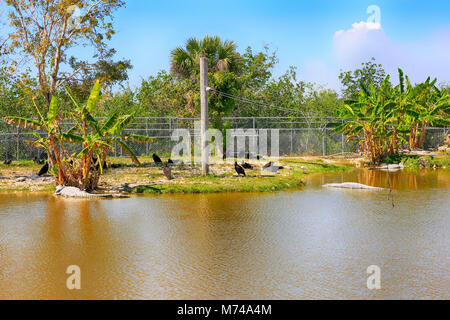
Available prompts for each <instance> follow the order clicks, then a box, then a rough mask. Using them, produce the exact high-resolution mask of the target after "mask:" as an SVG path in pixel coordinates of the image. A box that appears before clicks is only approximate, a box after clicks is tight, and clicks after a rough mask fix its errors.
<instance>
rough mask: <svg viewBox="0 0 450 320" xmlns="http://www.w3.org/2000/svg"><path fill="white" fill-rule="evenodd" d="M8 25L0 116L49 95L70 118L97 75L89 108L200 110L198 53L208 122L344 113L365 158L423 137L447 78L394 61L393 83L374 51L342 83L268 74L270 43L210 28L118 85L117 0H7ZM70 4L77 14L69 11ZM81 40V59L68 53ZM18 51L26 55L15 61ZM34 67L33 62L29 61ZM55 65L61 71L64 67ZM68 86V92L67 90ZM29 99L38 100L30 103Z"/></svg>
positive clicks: (20, 111)
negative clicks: (203, 64) (411, 71)
mask: <svg viewBox="0 0 450 320" xmlns="http://www.w3.org/2000/svg"><path fill="white" fill-rule="evenodd" d="M6 4H7V9H8V11H7V14H8V15H7V17H8V18H7V20H8V23H9V30H10V33H9V34H7V35H6V36H5V35H1V36H0V37H2V42H1V48H0V116H1V117H22V118H23V117H25V118H35V119H38V118H39V116H40V114H48V113H49V111H50V106H51V103H52V101H53V100H54V99H53V97H55V99H57V100H58V119H64V118H71V119H72V118H73V117H74V114H73V105H74V102H75V103H78V104H80V103H81V102H83V101H88V99H89V97H90V95H91V88H92V87H94V85H95V84H96V83H97V81H99V85H100V86H101V87H100V92H101V96H102V99H101V100H99V101H97V103H96V107H95V108H94V109H92V110H89V113H90V115H92V117H110V116H111V115H112V114H117V115H118V116H127V115H131V114H132V115H134V116H142V117H145V116H153V117H156V116H172V117H198V116H199V114H200V93H199V58H200V57H201V56H205V57H207V58H208V64H209V66H208V67H209V73H208V78H209V86H210V87H211V88H213V89H214V91H212V92H211V93H210V95H209V106H210V117H211V119H210V120H211V125H212V126H213V127H215V128H218V129H226V128H227V127H228V126H229V125H230V124H229V123H227V122H226V121H224V120H223V118H224V117H230V116H239V117H280V116H283V117H291V116H292V117H294V116H295V117H314V116H344V117H347V118H349V119H351V121H350V122H348V123H347V124H345V125H344V126H340V127H338V128H337V130H340V131H341V132H344V133H346V134H347V136H348V137H349V138H352V137H353V138H358V139H359V140H360V144H361V150H362V151H364V152H366V154H367V155H368V156H370V158H371V160H372V161H373V162H377V161H380V159H382V158H383V157H386V156H388V155H392V154H396V153H397V152H398V150H399V149H400V148H403V147H407V148H413V149H414V148H420V147H422V146H423V141H424V137H425V135H426V128H427V126H430V125H435V126H438V125H440V126H448V112H449V110H448V94H449V88H448V87H446V86H442V85H438V83H437V80H431V79H427V80H426V81H424V82H423V83H419V84H412V83H411V82H410V81H409V79H408V78H407V77H405V76H404V75H403V71H401V70H400V71H399V72H400V75H399V85H397V86H394V85H393V84H392V83H391V81H390V76H389V75H387V74H386V72H385V70H384V69H383V66H382V65H380V64H377V63H376V61H375V60H374V59H372V60H370V61H368V62H365V63H363V64H362V65H361V67H360V68H357V69H356V70H350V71H343V72H341V74H340V76H339V79H340V81H341V84H342V92H341V93H338V92H336V91H335V90H332V89H329V88H325V87H322V86H319V85H317V84H314V83H310V82H306V81H302V80H299V79H298V76H297V69H296V68H295V67H290V68H289V69H288V70H287V71H286V72H285V73H284V74H282V75H281V76H278V77H276V76H274V70H275V67H276V65H277V63H278V57H277V53H276V52H275V51H272V50H270V48H269V47H265V48H264V49H263V50H261V51H259V50H254V49H253V48H251V47H248V48H246V49H245V50H244V51H243V52H240V51H239V50H238V48H237V45H236V44H235V42H234V41H229V40H223V39H221V38H220V37H218V36H205V37H204V38H202V39H196V38H191V39H188V40H187V41H186V42H185V43H183V44H180V46H179V47H177V48H174V49H173V50H172V51H171V52H168V59H170V69H169V70H162V71H160V72H158V73H157V74H156V75H151V76H149V77H148V78H147V79H144V80H142V81H141V83H140V85H138V86H137V87H136V88H131V87H130V86H129V85H127V80H128V72H129V71H130V70H131V69H132V68H133V66H132V62H131V61H130V60H126V59H122V60H117V59H116V58H115V55H116V51H115V50H114V48H110V47H108V40H109V39H110V38H111V37H112V36H113V35H114V33H115V30H114V24H113V16H114V12H115V11H116V10H117V9H119V8H121V7H123V6H124V5H125V1H123V0H98V1H92V0H82V1H80V0H65V1H59V0H6ZM74 6H77V7H78V8H79V9H80V10H81V12H83V14H82V15H81V16H78V17H77V19H75V20H74V18H73V8H74ZM3 39H4V40H3ZM80 46H87V47H89V48H90V49H92V51H93V54H92V58H91V59H90V60H86V61H83V60H79V59H78V58H77V57H70V56H69V52H70V49H72V48H76V47H80ZM24 61H26V62H28V63H24ZM31 67H33V69H31ZM63 70H64V71H63ZM69 92H70V94H69ZM35 106H38V108H36V107H35Z"/></svg>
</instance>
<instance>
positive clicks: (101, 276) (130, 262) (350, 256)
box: [0, 170, 450, 299]
mask: <svg viewBox="0 0 450 320" xmlns="http://www.w3.org/2000/svg"><path fill="white" fill-rule="evenodd" d="M388 177H389V181H390V184H391V186H392V187H393V188H394V189H395V207H394V208H393V207H392V205H391V203H390V201H388V199H387V195H388V192H386V191H382V192H365V191H356V192H350V191H345V190H329V189H322V188H321V185H322V184H324V183H331V182H348V181H355V182H360V183H364V184H368V185H373V186H380V187H387V186H388V184H387V178H388ZM449 178H450V176H449V171H429V172H426V173H422V172H420V173H418V174H417V175H415V174H414V173H410V172H406V171H405V172H397V173H387V172H379V171H363V170H355V171H352V172H346V173H339V174H325V175H315V176H310V177H308V187H307V188H306V189H305V190H302V191H295V192H284V193H275V194H264V195H259V194H216V195H179V196H159V197H137V198H131V199H123V200H117V201H116V200H115V201H101V200H67V199H59V198H54V197H52V196H47V195H0V254H1V256H0V299H5V298H13V299H19V298H26V299H171V298H172V299H227V298H231V299H236V298H237V299H270V298H276V299H278V298H286V299H312V298H334V299H336V298H337V299H340V298H356V299H366V298H432V299H436V298H449V292H448V288H449V287H450V286H449V285H450V280H449V276H448V267H449V261H448V257H449V250H448V248H449V239H448V227H449V222H450V221H449V218H448V207H449V205H450V188H449V187H450V185H449V182H450V179H449ZM73 264H76V265H79V266H80V267H81V270H82V290H80V291H69V290H67V289H66V287H65V283H66V279H67V275H66V273H65V271H66V268H67V267H68V266H69V265H73ZM371 264H377V265H379V266H380V267H381V268H382V271H383V274H382V275H383V282H382V283H383V289H382V290H380V291H377V292H370V291H368V290H367V289H366V287H365V283H366V279H367V278H366V274H365V270H366V268H367V266H369V265H371Z"/></svg>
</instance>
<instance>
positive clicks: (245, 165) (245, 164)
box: [242, 161, 253, 170]
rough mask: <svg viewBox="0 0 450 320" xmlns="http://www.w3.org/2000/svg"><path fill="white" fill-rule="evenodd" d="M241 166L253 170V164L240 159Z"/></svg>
mask: <svg viewBox="0 0 450 320" xmlns="http://www.w3.org/2000/svg"><path fill="white" fill-rule="evenodd" d="M242 168H244V169H248V170H253V166H252V165H251V164H249V163H247V162H245V161H242Z"/></svg>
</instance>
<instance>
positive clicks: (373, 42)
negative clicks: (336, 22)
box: [333, 22, 450, 82]
mask: <svg viewBox="0 0 450 320" xmlns="http://www.w3.org/2000/svg"><path fill="white" fill-rule="evenodd" d="M333 47H334V53H335V55H336V58H337V61H338V65H339V68H342V69H344V70H351V69H354V68H356V67H358V66H360V64H361V63H362V62H366V61H368V60H370V59H371V58H372V57H375V58H376V60H377V62H379V63H381V64H383V66H384V67H385V69H386V71H387V72H388V73H390V74H392V75H396V73H397V71H396V70H397V68H398V67H401V68H402V69H404V71H405V72H406V73H407V74H408V75H409V76H410V78H411V80H412V81H413V82H418V81H423V80H425V79H426V77H428V76H431V77H437V78H438V80H439V81H441V82H450V28H446V29H440V30H436V32H434V33H433V34H432V35H430V36H429V37H427V38H426V39H422V40H420V41H416V42H404V43H401V42H394V41H392V40H391V39H390V38H389V37H388V36H387V35H386V33H385V31H384V29H383V28H382V26H381V25H380V24H378V23H371V22H359V23H354V24H353V25H352V28H351V29H349V30H345V31H344V30H340V31H337V32H336V33H335V34H334V37H333Z"/></svg>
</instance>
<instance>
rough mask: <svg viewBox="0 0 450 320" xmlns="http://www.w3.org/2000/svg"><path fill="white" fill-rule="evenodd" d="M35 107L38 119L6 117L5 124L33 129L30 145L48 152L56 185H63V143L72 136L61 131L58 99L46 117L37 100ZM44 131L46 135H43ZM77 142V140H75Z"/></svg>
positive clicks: (54, 97)
mask: <svg viewBox="0 0 450 320" xmlns="http://www.w3.org/2000/svg"><path fill="white" fill-rule="evenodd" d="M32 101H33V105H34V107H35V109H36V112H37V114H38V119H37V120H36V119H27V118H23V117H5V118H3V119H4V121H5V122H7V123H9V124H15V125H17V126H21V127H24V128H31V129H33V136H34V137H35V138H36V140H34V141H27V143H28V144H30V145H32V146H35V147H37V148H42V149H44V150H46V152H47V154H48V161H49V165H50V166H51V167H52V169H51V171H52V172H55V182H56V184H63V183H64V181H65V177H66V174H65V167H64V163H63V159H62V157H61V154H62V153H63V152H64V148H63V142H64V141H69V140H71V134H70V132H68V133H62V132H61V129H60V120H61V115H60V112H59V108H58V98H57V97H56V96H53V98H52V100H51V102H50V106H49V109H48V113H47V114H46V115H45V116H44V115H43V114H42V113H41V111H40V110H41V109H40V108H39V107H38V105H37V103H36V101H35V99H34V98H33V99H32ZM42 131H44V132H45V134H43V135H41V132H42ZM74 139H75V140H76V138H74Z"/></svg>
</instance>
